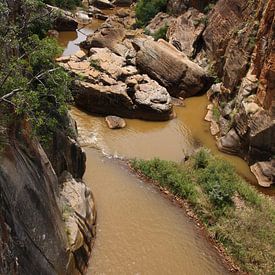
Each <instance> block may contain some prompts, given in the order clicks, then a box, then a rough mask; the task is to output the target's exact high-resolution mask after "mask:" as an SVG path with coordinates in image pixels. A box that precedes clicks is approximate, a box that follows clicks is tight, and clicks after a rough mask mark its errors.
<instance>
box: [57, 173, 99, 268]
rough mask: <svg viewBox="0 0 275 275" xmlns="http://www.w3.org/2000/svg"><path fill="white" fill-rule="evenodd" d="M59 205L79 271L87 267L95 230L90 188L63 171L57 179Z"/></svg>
mask: <svg viewBox="0 0 275 275" xmlns="http://www.w3.org/2000/svg"><path fill="white" fill-rule="evenodd" d="M59 182H60V186H61V188H60V198H59V205H60V211H61V213H62V218H63V221H64V223H65V230H66V233H67V236H68V242H69V246H70V249H71V252H72V253H73V255H74V257H75V260H76V262H77V268H78V270H79V272H80V273H82V271H84V270H85V269H86V267H87V261H85V259H89V256H90V253H91V246H92V244H93V240H94V237H95V230H96V210H95V203H94V199H93V195H92V192H91V190H90V189H89V188H88V187H87V186H86V185H85V183H84V182H82V181H81V180H75V179H74V178H73V177H72V175H71V174H70V173H68V172H67V171H64V172H63V173H62V175H61V177H60V179H59Z"/></svg>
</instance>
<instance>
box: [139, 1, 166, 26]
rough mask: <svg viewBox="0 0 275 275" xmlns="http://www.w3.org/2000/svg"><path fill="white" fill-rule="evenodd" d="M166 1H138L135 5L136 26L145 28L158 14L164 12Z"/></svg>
mask: <svg viewBox="0 0 275 275" xmlns="http://www.w3.org/2000/svg"><path fill="white" fill-rule="evenodd" d="M166 5H167V0H139V1H138V3H137V5H136V17H137V25H138V26H139V27H145V26H146V25H147V24H148V23H149V21H150V20H151V19H152V18H153V17H154V16H155V15H156V14H157V13H159V12H161V11H166Z"/></svg>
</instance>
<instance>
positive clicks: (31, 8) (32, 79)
mask: <svg viewBox="0 0 275 275" xmlns="http://www.w3.org/2000/svg"><path fill="white" fill-rule="evenodd" d="M44 7H45V5H44V4H43V3H42V2H41V1H34V0H5V1H4V2H2V3H1V4H0V43H1V48H0V106H1V105H2V106H1V108H2V109H3V105H11V106H13V109H14V112H15V114H16V115H17V116H18V118H20V117H22V116H24V117H26V118H27V119H28V120H29V121H30V123H31V125H32V127H33V132H34V134H35V135H37V136H38V137H39V139H40V141H41V142H42V143H44V144H45V143H46V142H47V141H48V140H49V139H51V136H52V133H53V132H54V131H55V130H56V128H58V127H62V125H61V123H59V122H60V121H62V118H63V117H64V116H65V115H66V113H67V102H68V101H69V100H70V99H71V94H70V89H69V85H70V81H71V80H70V77H69V76H68V74H67V73H66V72H65V71H64V70H63V69H61V68H60V67H58V66H57V65H56V64H55V62H54V59H55V57H57V56H58V55H60V54H61V52H62V49H60V47H59V46H58V44H57V42H56V41H55V40H53V39H51V38H48V37H43V33H44V34H45V33H46V32H47V27H49V26H50V25H51V24H50V21H49V19H50V17H49V13H48V12H46V9H44ZM37 11H42V13H40V14H38V13H37ZM37 24H39V25H40V26H44V27H45V29H43V30H42V29H41V28H40V29H39V33H36V31H35V30H36V29H37V28H35V26H36V25H37ZM2 116H3V114H2Z"/></svg>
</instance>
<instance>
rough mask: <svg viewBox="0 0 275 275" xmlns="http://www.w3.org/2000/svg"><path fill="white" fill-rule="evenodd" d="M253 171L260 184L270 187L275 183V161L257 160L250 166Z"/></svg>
mask: <svg viewBox="0 0 275 275" xmlns="http://www.w3.org/2000/svg"><path fill="white" fill-rule="evenodd" d="M250 170H251V172H252V173H253V174H254V175H255V177H256V178H257V180H258V183H259V185H260V186H263V187H270V186H271V184H275V161H274V160H273V161H262V162H257V163H255V164H253V165H252V166H250Z"/></svg>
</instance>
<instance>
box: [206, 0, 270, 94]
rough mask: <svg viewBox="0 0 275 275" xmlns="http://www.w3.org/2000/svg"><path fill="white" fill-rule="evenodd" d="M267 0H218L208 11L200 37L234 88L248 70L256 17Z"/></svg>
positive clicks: (255, 32) (211, 57)
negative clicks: (241, 0)
mask: <svg viewBox="0 0 275 275" xmlns="http://www.w3.org/2000/svg"><path fill="white" fill-rule="evenodd" d="M266 2H267V1H264V2H261V1H256V2H253V3H249V2H245V1H244V2H240V1H235V0H220V1H218V3H217V4H216V5H215V8H213V9H212V11H211V12H210V14H209V17H208V23H207V26H206V29H205V31H204V33H203V39H204V41H205V45H206V52H207V55H208V57H209V58H210V59H211V60H212V61H214V62H216V65H215V67H216V69H217V71H218V76H219V77H221V78H222V80H223V82H224V85H225V87H226V88H229V89H232V90H233V89H235V87H237V86H238V85H239V84H240V82H241V80H242V78H243V77H244V76H245V75H246V73H247V71H248V69H249V66H248V65H247V64H249V62H250V58H251V54H252V51H253V48H254V46H255V43H254V42H253V41H254V39H256V36H257V29H258V21H257V20H258V18H259V17H261V15H260V14H259V13H260V12H261V11H263V10H264V9H265V8H264V6H265V5H266Z"/></svg>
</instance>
